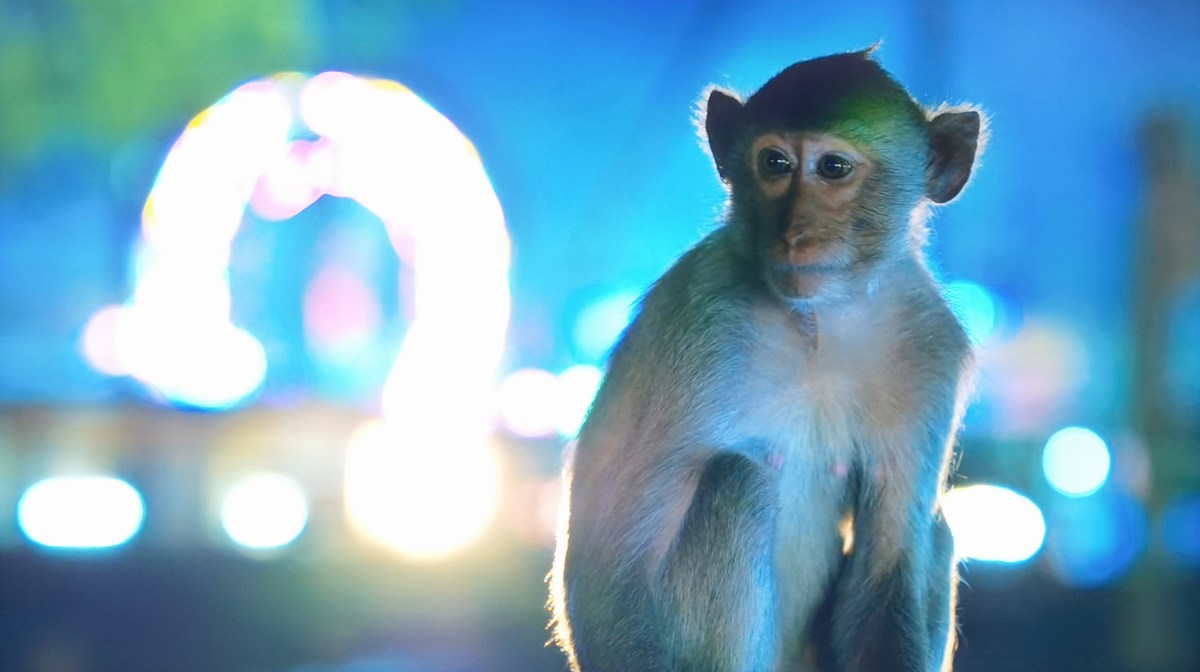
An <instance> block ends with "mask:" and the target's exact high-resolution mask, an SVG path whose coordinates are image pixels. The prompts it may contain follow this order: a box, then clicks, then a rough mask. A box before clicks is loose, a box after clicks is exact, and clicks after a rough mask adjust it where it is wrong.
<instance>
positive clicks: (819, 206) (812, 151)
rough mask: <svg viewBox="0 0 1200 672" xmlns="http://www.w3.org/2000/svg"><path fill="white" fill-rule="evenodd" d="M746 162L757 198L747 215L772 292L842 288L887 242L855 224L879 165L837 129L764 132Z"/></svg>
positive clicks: (817, 293)
mask: <svg viewBox="0 0 1200 672" xmlns="http://www.w3.org/2000/svg"><path fill="white" fill-rule="evenodd" d="M745 165H746V167H747V168H748V170H747V171H746V172H747V173H749V175H750V176H751V177H752V181H753V186H751V185H746V188H748V189H752V190H753V197H752V198H749V199H746V200H747V201H749V202H748V203H746V205H747V206H748V209H749V210H750V211H749V212H745V211H743V213H742V214H743V216H744V217H745V218H746V220H747V221H746V222H745V225H748V226H751V227H753V229H754V231H753V234H754V236H753V237H754V239H755V240H756V247H757V252H758V254H760V255H761V257H762V261H763V268H764V269H766V280H767V283H768V285H769V286H770V287H771V289H773V290H774V291H775V292H776V293H778V294H780V295H781V296H782V297H783V298H785V299H791V300H798V301H813V300H816V299H818V298H821V297H822V295H825V294H826V293H829V292H831V291H832V293H836V294H840V293H842V292H841V291H839V290H843V289H847V288H846V287H844V285H846V283H847V282H848V281H849V280H850V279H851V278H852V277H854V276H855V275H857V274H860V273H861V270H862V269H861V267H862V265H863V264H864V263H866V262H868V261H869V259H870V257H872V256H874V254H873V250H874V249H875V248H876V247H878V245H879V244H880V243H881V241H879V240H876V238H878V236H876V235H873V234H876V233H877V229H875V228H873V227H862V226H859V225H856V222H859V221H861V220H862V213H861V212H860V207H859V204H860V202H861V201H862V200H863V198H864V197H865V195H866V194H865V192H867V191H869V184H870V182H871V177H872V175H873V174H874V173H875V170H876V165H875V162H874V161H872V160H871V158H870V157H869V156H868V154H867V153H866V152H865V151H862V150H860V149H859V148H858V147H857V146H855V144H853V143H851V142H850V141H848V140H846V139H843V138H841V137H839V136H837V135H834V134H832V133H812V132H810V133H764V134H762V135H759V136H758V137H757V138H755V139H754V140H753V141H752V142H751V143H749V146H748V148H747V150H746V154H745Z"/></svg>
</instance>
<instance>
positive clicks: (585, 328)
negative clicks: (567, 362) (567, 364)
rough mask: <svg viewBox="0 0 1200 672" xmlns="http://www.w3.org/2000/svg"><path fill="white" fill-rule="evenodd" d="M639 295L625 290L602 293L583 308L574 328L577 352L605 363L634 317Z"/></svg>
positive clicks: (582, 358)
mask: <svg viewBox="0 0 1200 672" xmlns="http://www.w3.org/2000/svg"><path fill="white" fill-rule="evenodd" d="M637 301H638V294H637V293H636V292H632V291H621V292H615V293H613V294H609V295H606V296H602V297H600V298H599V299H596V300H594V301H592V302H591V303H589V304H587V305H586V306H584V307H583V309H582V310H581V311H580V312H579V316H578V317H576V318H575V324H574V326H573V327H572V329H571V341H572V344H573V345H574V349H575V353H576V355H577V356H578V357H579V358H580V359H581V360H583V361H585V362H601V361H603V360H604V358H605V357H606V356H607V355H608V352H609V350H610V349H612V347H613V345H615V344H616V342H617V339H618V338H619V337H620V336H621V333H622V332H623V331H625V327H627V326H629V323H630V321H631V320H632V319H633V315H634V311H635V307H636V305H637Z"/></svg>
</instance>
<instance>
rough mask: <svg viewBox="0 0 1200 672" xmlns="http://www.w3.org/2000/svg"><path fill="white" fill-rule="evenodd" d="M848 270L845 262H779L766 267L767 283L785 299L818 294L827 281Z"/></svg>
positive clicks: (811, 296)
mask: <svg viewBox="0 0 1200 672" xmlns="http://www.w3.org/2000/svg"><path fill="white" fill-rule="evenodd" d="M849 272H850V268H849V266H847V265H845V264H836V263H828V262H824V263H812V264H791V263H779V264H773V265H771V266H769V267H768V272H767V284H769V285H770V286H771V288H772V289H773V290H775V292H777V293H778V294H779V295H780V296H781V297H783V298H785V299H789V300H793V299H811V298H814V297H816V296H817V295H818V294H820V292H821V290H822V289H823V288H824V287H825V286H826V285H827V284H828V283H829V282H831V281H836V280H837V279H838V278H841V277H844V276H845V275H846V274H847V273H849Z"/></svg>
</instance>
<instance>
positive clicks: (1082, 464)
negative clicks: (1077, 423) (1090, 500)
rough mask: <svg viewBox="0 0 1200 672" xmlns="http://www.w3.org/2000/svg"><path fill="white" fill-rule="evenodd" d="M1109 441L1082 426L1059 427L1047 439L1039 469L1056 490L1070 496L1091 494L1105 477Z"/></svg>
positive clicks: (1107, 468)
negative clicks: (1107, 442) (1106, 441)
mask: <svg viewBox="0 0 1200 672" xmlns="http://www.w3.org/2000/svg"><path fill="white" fill-rule="evenodd" d="M1111 463H1112V457H1111V456H1110V455H1109V452H1108V444H1106V443H1105V442H1104V439H1102V438H1100V436H1099V435H1097V434H1096V433H1095V432H1093V431H1092V430H1090V429H1084V428H1083V427H1067V428H1065V429H1060V430H1058V431H1057V432H1055V433H1054V434H1052V435H1051V436H1050V439H1049V440H1047V441H1046V448H1045V450H1044V451H1043V452H1042V471H1044V472H1045V474H1046V480H1048V481H1050V485H1051V486H1053V487H1054V489H1055V490H1058V491H1059V492H1061V493H1063V494H1064V495H1069V496H1071V497H1082V496H1084V495H1090V494H1092V493H1093V492H1095V491H1097V490H1099V489H1100V486H1102V485H1104V482H1105V481H1107V480H1108V471H1109V467H1110V466H1111Z"/></svg>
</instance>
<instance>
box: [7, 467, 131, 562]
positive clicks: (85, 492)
mask: <svg viewBox="0 0 1200 672" xmlns="http://www.w3.org/2000/svg"><path fill="white" fill-rule="evenodd" d="M145 517H146V508H145V505H144V504H143V502H142V496H141V495H139V494H138V492H137V490H135V489H134V488H133V486H131V485H129V484H128V483H126V482H125V481H122V480H120V479H117V478H110V477H107V476H69V477H57V478H48V479H46V480H44V481H39V482H38V483H35V484H33V485H32V486H30V487H29V489H27V490H26V491H25V494H23V495H21V499H20V501H19V502H18V503H17V524H18V525H19V526H20V527H21V531H22V532H23V533H24V534H25V536H26V537H29V539H30V540H31V541H33V542H35V543H37V544H40V545H42V546H48V547H53V548H107V547H110V546H118V545H120V544H123V543H125V542H127V541H129V540H130V539H131V538H132V537H133V535H135V534H137V533H138V530H140V529H141V528H142V521H143V520H144V519H145Z"/></svg>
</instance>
